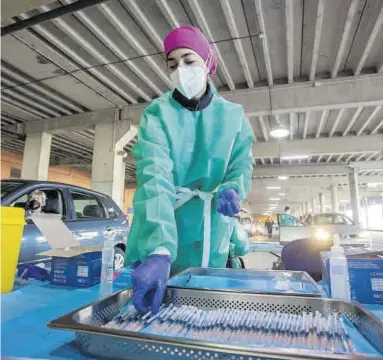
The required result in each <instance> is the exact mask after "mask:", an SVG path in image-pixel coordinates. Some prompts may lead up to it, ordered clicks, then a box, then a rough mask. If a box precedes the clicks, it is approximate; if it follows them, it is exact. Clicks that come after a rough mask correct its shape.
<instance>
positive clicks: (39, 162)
mask: <svg viewBox="0 0 383 360" xmlns="http://www.w3.org/2000/svg"><path fill="white" fill-rule="evenodd" d="M51 144H52V134H49V133H46V132H42V133H36V134H27V138H26V141H25V145H24V156H23V165H22V167H21V178H22V179H30V180H43V181H44V180H48V169H49V157H50V154H51Z"/></svg>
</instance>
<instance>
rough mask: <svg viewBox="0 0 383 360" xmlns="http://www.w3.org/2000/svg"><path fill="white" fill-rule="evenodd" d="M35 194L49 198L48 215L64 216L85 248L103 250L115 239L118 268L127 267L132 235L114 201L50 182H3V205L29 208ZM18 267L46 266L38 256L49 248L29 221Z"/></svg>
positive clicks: (86, 191)
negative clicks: (128, 240)
mask: <svg viewBox="0 0 383 360" xmlns="http://www.w3.org/2000/svg"><path fill="white" fill-rule="evenodd" d="M35 190H41V191H43V192H44V193H45V194H46V198H47V199H46V206H45V207H44V209H43V212H45V213H51V214H61V216H62V221H63V222H64V223H65V225H66V226H67V227H68V228H69V229H70V230H71V231H72V233H73V236H74V237H75V238H76V239H77V240H78V241H79V243H80V244H81V245H83V246H87V245H98V246H102V245H103V242H104V239H105V237H106V236H114V242H115V267H116V268H121V267H123V265H124V257H125V249H126V241H127V237H128V232H129V224H128V221H127V218H126V217H125V215H124V214H123V212H122V211H121V210H120V208H119V207H118V206H117V205H116V203H115V202H114V201H113V200H112V198H111V197H109V196H107V195H104V194H101V193H98V192H96V191H92V190H88V189H84V188H81V187H77V186H72V185H67V184H61V183H56V182H49V181H33V180H3V181H1V205H2V206H15V207H20V208H23V209H26V208H27V206H28V205H27V200H28V195H29V194H30V193H32V192H33V191H35ZM26 222H27V224H26V225H25V227H24V232H23V238H22V242H21V249H20V255H19V265H22V264H26V263H38V262H46V261H49V259H47V258H44V257H42V256H41V255H38V254H39V253H41V252H43V251H45V250H49V249H50V246H49V244H48V242H47V241H46V239H45V237H44V236H43V235H42V234H41V232H40V231H39V229H38V228H37V227H36V225H35V224H34V223H33V222H32V221H31V220H30V219H28V217H27V218H26Z"/></svg>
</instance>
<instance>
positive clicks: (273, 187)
mask: <svg viewBox="0 0 383 360" xmlns="http://www.w3.org/2000/svg"><path fill="white" fill-rule="evenodd" d="M266 189H267V190H279V189H282V187H281V186H266Z"/></svg>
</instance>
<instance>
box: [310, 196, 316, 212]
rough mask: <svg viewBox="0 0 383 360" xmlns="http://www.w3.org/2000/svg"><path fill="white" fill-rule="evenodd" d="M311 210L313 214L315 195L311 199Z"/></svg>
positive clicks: (314, 210)
mask: <svg viewBox="0 0 383 360" xmlns="http://www.w3.org/2000/svg"><path fill="white" fill-rule="evenodd" d="M311 210H312V214H313V215H314V214H315V213H316V199H315V197H313V198H312V199H311Z"/></svg>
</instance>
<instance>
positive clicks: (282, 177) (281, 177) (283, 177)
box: [278, 175, 289, 180]
mask: <svg viewBox="0 0 383 360" xmlns="http://www.w3.org/2000/svg"><path fill="white" fill-rule="evenodd" d="M288 178H289V177H288V176H285V175H281V176H278V180H287V179H288Z"/></svg>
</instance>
